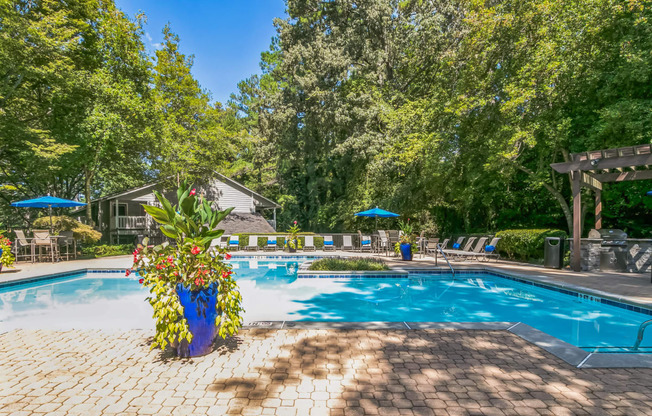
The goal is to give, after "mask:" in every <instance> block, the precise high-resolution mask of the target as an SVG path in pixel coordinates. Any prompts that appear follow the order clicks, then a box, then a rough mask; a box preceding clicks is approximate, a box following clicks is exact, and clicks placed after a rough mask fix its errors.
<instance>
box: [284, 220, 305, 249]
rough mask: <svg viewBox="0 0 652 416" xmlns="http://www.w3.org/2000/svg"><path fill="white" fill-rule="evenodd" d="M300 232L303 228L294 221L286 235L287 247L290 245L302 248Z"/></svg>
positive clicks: (292, 247) (293, 247)
mask: <svg viewBox="0 0 652 416" xmlns="http://www.w3.org/2000/svg"><path fill="white" fill-rule="evenodd" d="M300 232H301V229H300V228H299V225H298V224H297V221H294V223H293V224H292V226H290V228H288V230H287V233H288V235H287V236H286V237H285V247H289V248H291V249H301V241H300V240H299V233H300Z"/></svg>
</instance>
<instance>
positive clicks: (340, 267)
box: [309, 257, 389, 272]
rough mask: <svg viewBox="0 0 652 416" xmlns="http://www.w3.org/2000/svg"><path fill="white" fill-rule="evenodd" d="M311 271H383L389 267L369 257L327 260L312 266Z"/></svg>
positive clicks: (318, 261)
mask: <svg viewBox="0 0 652 416" xmlns="http://www.w3.org/2000/svg"><path fill="white" fill-rule="evenodd" d="M309 269H310V270H317V271H329V272H331V271H349V270H351V271H367V270H372V271H383V270H389V267H387V265H386V264H385V262H384V261H382V260H381V259H373V258H367V257H351V258H347V259H335V258H325V259H319V260H317V261H315V262H313V263H312V264H311V265H310V268H309Z"/></svg>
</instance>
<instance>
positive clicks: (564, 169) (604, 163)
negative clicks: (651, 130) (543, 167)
mask: <svg viewBox="0 0 652 416" xmlns="http://www.w3.org/2000/svg"><path fill="white" fill-rule="evenodd" d="M650 164H652V154H647V155H635V156H619V157H611V158H607V159H591V160H588V159H586V160H575V161H572V162H562V163H553V164H552V165H550V166H551V167H552V168H553V169H554V170H556V171H557V172H559V173H570V172H573V171H591V170H599V169H618V168H628V167H630V166H644V165H650Z"/></svg>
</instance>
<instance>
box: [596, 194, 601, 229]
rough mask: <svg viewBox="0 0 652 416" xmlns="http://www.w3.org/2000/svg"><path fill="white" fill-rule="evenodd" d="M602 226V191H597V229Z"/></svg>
mask: <svg viewBox="0 0 652 416" xmlns="http://www.w3.org/2000/svg"><path fill="white" fill-rule="evenodd" d="M601 228H602V191H595V229H596V230H599V229H601Z"/></svg>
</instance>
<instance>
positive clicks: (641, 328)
mask: <svg viewBox="0 0 652 416" xmlns="http://www.w3.org/2000/svg"><path fill="white" fill-rule="evenodd" d="M650 325H652V319H650V320H648V321H645V322H643V323H642V324H641V326H639V327H638V334H637V335H636V342H635V343H634V348H633V349H634V350H637V349H638V347H640V346H641V342H642V341H643V335H644V334H645V328H647V327H648V326H650Z"/></svg>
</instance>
